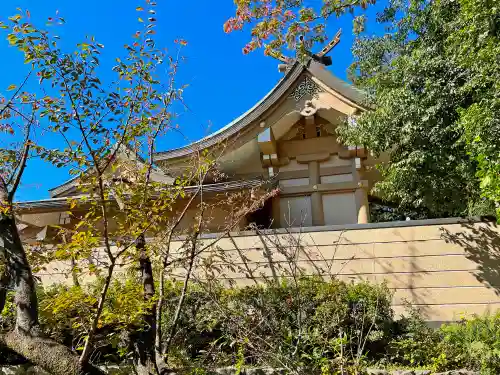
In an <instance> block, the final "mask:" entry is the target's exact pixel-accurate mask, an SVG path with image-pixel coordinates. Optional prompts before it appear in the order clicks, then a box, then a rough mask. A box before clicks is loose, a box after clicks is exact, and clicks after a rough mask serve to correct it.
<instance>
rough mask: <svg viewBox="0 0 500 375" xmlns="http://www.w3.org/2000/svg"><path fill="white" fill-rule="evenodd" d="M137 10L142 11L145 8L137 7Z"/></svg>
mask: <svg viewBox="0 0 500 375" xmlns="http://www.w3.org/2000/svg"><path fill="white" fill-rule="evenodd" d="M135 10H136V11H138V12H142V11H143V10H144V8H143V7H137V8H135Z"/></svg>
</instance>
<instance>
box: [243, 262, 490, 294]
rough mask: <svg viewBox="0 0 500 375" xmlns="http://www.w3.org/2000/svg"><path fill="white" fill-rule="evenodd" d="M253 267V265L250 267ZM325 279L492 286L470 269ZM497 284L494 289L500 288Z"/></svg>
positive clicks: (394, 286)
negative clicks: (479, 278) (484, 282)
mask: <svg viewBox="0 0 500 375" xmlns="http://www.w3.org/2000/svg"><path fill="white" fill-rule="evenodd" d="M249 268H251V267H249ZM321 276H323V278H324V279H325V280H328V279H330V277H331V276H334V277H336V278H337V279H339V280H342V281H346V282H351V281H352V282H359V281H368V282H372V283H382V282H387V286H388V287H389V288H391V289H413V288H432V287H434V288H436V287H442V286H443V285H446V286H450V287H478V286H480V287H481V286H483V285H484V286H485V287H487V288H493V287H490V286H489V285H488V284H483V283H482V282H480V281H479V280H478V278H477V277H476V276H475V275H474V273H473V272H469V271H456V272H451V271H444V272H418V273H395V274H385V275H384V274H362V275H361V274H360V275H342V274H340V275H330V274H323V275H321ZM234 280H235V281H237V282H238V284H240V283H243V284H247V283H248V282H250V283H254V281H253V280H247V277H245V276H243V275H239V276H238V277H235V278H234ZM256 281H258V282H261V281H263V279H261V278H256ZM499 288H500V287H499V286H497V287H495V288H494V289H499Z"/></svg>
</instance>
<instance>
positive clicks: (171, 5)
mask: <svg viewBox="0 0 500 375" xmlns="http://www.w3.org/2000/svg"><path fill="white" fill-rule="evenodd" d="M312 2H313V3H320V1H319V0H313V1H312ZM138 5H142V2H141V1H130V0H121V1H118V0H100V1H98V0H85V1H67V0H44V1H40V0H3V1H2V2H1V5H0V19H6V18H7V17H8V16H10V15H13V14H15V13H17V12H18V11H17V10H16V8H17V7H20V8H22V9H23V10H26V9H28V10H29V11H30V14H31V18H32V21H33V22H35V23H36V24H37V25H38V26H43V25H44V24H45V21H46V20H47V18H48V17H51V16H54V14H55V13H56V11H59V15H60V16H62V17H64V18H65V20H66V25H65V26H64V27H62V28H59V29H58V31H57V33H58V34H59V35H60V36H61V38H62V43H63V47H64V48H68V49H70V48H72V46H73V45H75V44H76V43H78V42H81V41H83V40H84V38H85V36H95V38H96V40H97V41H98V42H100V43H102V44H104V45H105V49H104V51H103V54H102V58H101V61H102V64H103V72H104V75H105V76H104V77H103V78H106V74H108V75H109V77H112V76H113V75H114V73H112V72H111V71H110V69H109V68H110V67H111V66H112V64H113V63H114V59H115V57H117V56H122V55H124V52H123V45H124V44H127V43H130V41H131V36H132V34H134V33H135V31H137V30H139V29H141V26H140V24H139V23H138V21H137V17H138V13H137V12H136V10H135V7H136V6H138ZM380 8H381V5H377V8H373V9H371V10H370V11H369V12H368V17H369V19H371V20H373V18H374V15H375V12H376V10H377V9H380ZM233 14H234V5H233V2H232V0H215V1H201V0H198V1H196V0H184V1H182V2H179V1H161V0H160V1H158V7H157V15H156V16H157V17H156V18H157V20H158V28H157V35H156V40H157V44H158V45H159V46H171V45H172V41H173V40H174V39H176V38H182V39H185V40H187V42H188V46H187V47H186V48H185V49H184V55H185V56H186V61H185V63H184V64H183V65H182V66H181V69H180V72H179V75H178V80H179V82H182V83H185V84H188V85H189V87H188V88H187V90H186V91H185V96H184V100H185V102H186V104H187V105H188V107H189V109H187V110H185V111H183V112H182V113H181V115H180V117H179V121H178V122H179V126H180V127H181V128H182V130H183V132H184V134H185V135H186V136H187V137H188V138H189V139H190V140H196V139H199V138H201V137H203V136H205V135H206V134H207V131H208V130H207V128H208V127H209V126H210V131H214V130H217V129H219V128H220V127H222V126H224V125H225V124H227V123H228V122H229V121H231V120H232V119H234V118H235V117H237V116H238V115H240V114H241V113H242V112H245V111H246V110H247V109H248V108H250V107H251V106H253V105H254V104H255V102H257V101H258V100H259V99H260V98H261V97H262V96H263V95H265V94H266V93H267V92H268V91H269V90H270V89H271V88H272V87H273V86H274V84H275V83H276V82H277V81H278V80H279V79H280V77H281V74H280V73H279V72H278V71H277V64H278V62H277V61H276V60H274V59H273V58H271V57H266V56H264V55H263V53H262V51H256V52H253V53H251V54H250V55H243V54H242V52H241V49H242V47H243V46H244V45H245V43H246V42H247V41H248V36H249V32H248V30H245V31H243V32H235V33H231V34H225V33H224V32H223V29H222V25H223V23H224V22H225V20H226V19H227V18H229V17H230V16H231V15H233ZM339 27H341V28H342V29H343V34H342V38H341V43H340V44H339V45H338V46H337V47H336V48H335V49H334V51H333V52H332V53H331V56H332V58H333V62H334V63H333V66H332V67H330V69H331V70H332V71H333V73H334V74H336V75H337V76H338V77H340V78H343V79H345V78H346V68H347V67H348V66H349V64H350V63H351V61H352V54H351V51H350V49H351V44H352V41H353V36H352V32H351V31H352V16H350V15H347V16H344V17H342V18H340V19H338V20H332V22H330V25H329V34H331V35H333V34H334V33H335V31H336V30H337V29H338V28H339ZM380 32H381V30H380V28H379V27H377V26H375V25H374V24H373V23H371V22H370V23H369V24H368V33H380ZM5 36H6V34H0V56H2V58H1V59H0V71H1V72H2V74H0V92H5V89H6V88H7V87H8V86H9V85H10V84H19V82H21V81H22V80H23V78H24V76H25V75H26V73H27V71H28V66H26V65H24V64H23V60H22V56H21V54H20V53H19V52H18V51H16V50H15V49H14V48H12V47H9V45H8V42H7V41H6V40H5ZM6 73H8V74H6ZM35 84H36V83H35V82H34V83H33V85H35ZM28 89H29V87H28ZM210 124H211V125H210ZM185 143H186V140H185V139H183V138H181V137H179V136H175V135H172V136H169V137H168V138H167V139H166V140H165V141H164V148H165V149H170V148H174V147H178V146H182V145H183V144H185ZM24 177H25V178H24V179H23V182H22V186H21V187H20V189H19V192H18V194H17V199H18V200H33V199H42V198H47V197H48V196H49V195H48V189H50V188H52V187H54V186H57V185H58V184H60V183H62V182H63V181H65V180H66V179H67V178H68V175H67V173H66V171H64V170H60V169H57V168H55V167H50V166H47V165H46V164H42V162H37V161H32V162H30V164H29V165H28V166H27V170H26V174H25V176H24Z"/></svg>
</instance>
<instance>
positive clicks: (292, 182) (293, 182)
mask: <svg viewBox="0 0 500 375" xmlns="http://www.w3.org/2000/svg"><path fill="white" fill-rule="evenodd" d="M304 185H309V178H290V179H287V180H280V182H279V186H280V188H284V187H289V186H304Z"/></svg>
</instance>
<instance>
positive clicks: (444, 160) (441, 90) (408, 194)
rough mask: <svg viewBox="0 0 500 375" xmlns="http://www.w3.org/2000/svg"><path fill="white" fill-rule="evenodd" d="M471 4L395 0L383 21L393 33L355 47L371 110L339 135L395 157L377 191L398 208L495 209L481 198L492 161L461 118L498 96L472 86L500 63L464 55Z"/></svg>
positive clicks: (357, 73)
mask: <svg viewBox="0 0 500 375" xmlns="http://www.w3.org/2000/svg"><path fill="white" fill-rule="evenodd" d="M483 5H485V4H483ZM486 8H487V6H485V9H486ZM466 9H467V2H465V1H458V2H454V1H440V2H431V3H426V2H423V1H408V2H407V1H401V2H400V1H395V2H391V4H390V6H389V7H388V8H387V9H386V10H385V11H384V13H383V14H382V15H381V17H380V18H379V20H378V21H379V22H381V23H382V24H385V25H386V26H387V28H388V30H389V33H387V34H386V35H384V36H381V37H360V38H358V40H357V41H356V43H355V45H354V47H353V51H354V54H355V62H354V63H353V65H352V66H351V73H352V78H353V81H354V82H355V84H356V85H358V86H359V87H361V88H363V89H364V90H365V91H366V92H368V93H369V94H370V99H371V101H370V104H371V105H372V106H373V110H372V111H368V112H366V113H364V114H363V115H362V116H360V117H359V119H358V121H357V126H354V127H349V126H344V127H343V128H342V129H341V136H343V138H344V139H345V140H346V141H348V142H349V141H350V142H363V143H364V144H366V145H367V146H368V147H369V148H370V149H371V150H372V151H373V152H375V153H381V152H388V153H389V155H390V162H388V163H387V164H386V165H384V166H381V170H382V172H383V181H381V182H380V183H378V184H377V186H376V191H377V192H378V193H379V194H380V196H381V197H383V198H385V199H386V200H389V201H393V202H396V203H397V204H399V206H400V207H401V208H404V209H411V208H412V207H416V208H422V209H425V210H427V211H428V212H429V215H430V216H453V215H470V214H490V213H491V212H492V204H491V201H490V198H493V196H492V195H488V194H486V195H485V196H484V197H483V198H481V196H480V195H481V189H480V185H479V181H478V178H477V175H478V173H479V177H481V176H482V175H483V174H484V173H485V172H484V171H485V170H486V169H488V170H489V167H491V166H493V164H491V163H490V162H489V161H486V162H485V161H484V160H483V161H482V160H481V157H480V153H479V154H477V156H476V157H473V156H474V155H473V154H472V155H471V153H470V151H471V135H470V133H471V129H472V126H469V127H467V126H466V124H465V123H464V121H466V117H465V116H466V114H467V113H469V114H470V113H471V111H474V110H475V109H477V106H478V104H479V103H483V100H485V99H486V100H489V99H493V98H494V97H495V95H494V92H493V91H488V90H483V91H482V93H481V94H482V95H483V96H481V95H477V91H476V89H477V86H475V85H485V86H486V87H489V85H488V80H489V79H490V78H486V77H488V75H487V74H485V75H483V76H482V77H485V78H480V77H481V76H480V75H479V74H478V72H479V71H481V69H493V70H495V67H496V69H497V70H498V62H496V64H495V62H494V61H488V62H486V61H480V62H477V63H476V64H475V67H472V66H471V65H470V64H467V62H466V61H465V60H463V59H462V60H460V54H462V56H463V51H464V48H467V47H466V46H465V45H463V44H462V43H463V42H464V35H467V38H469V39H473V38H474V37H471V35H473V34H470V33H466V32H465V33H462V30H464V27H466V25H473V24H474V23H475V22H471V21H470V20H467V21H466V20H464V11H465V10H466ZM497 15H498V13H497ZM497 22H498V21H497ZM474 28H475V26H474ZM476 36H477V33H476ZM478 40H479V39H475V40H473V41H470V42H469V43H471V44H474V45H475V42H477V41H478ZM490 45H495V43H490ZM460 46H461V48H460ZM495 48H498V39H497V43H496V46H495ZM490 52H491V51H490ZM467 56H469V58H470V56H471V54H470V48H468V49H467ZM490 60H492V59H491V58H490ZM469 61H470V60H469ZM471 67H472V69H471ZM486 67H488V68H486ZM474 70H476V72H474ZM482 73H484V72H482ZM486 106H487V107H488V108H491V107H490V106H491V103H489V104H486ZM483 128H484V127H483ZM489 141H490V143H489V144H490V145H494V144H495V143H496V142H491V141H492V139H491V138H490V139H489ZM483 147H484V144H483ZM483 151H484V150H483ZM483 155H485V154H484V153H483ZM478 162H479V163H478ZM481 163H482V164H483V165H484V164H488V165H489V167H484V166H483V167H481ZM478 166H479V168H480V169H478ZM484 186H485V184H484V179H483V188H484ZM483 192H485V190H484V189H483Z"/></svg>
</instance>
